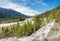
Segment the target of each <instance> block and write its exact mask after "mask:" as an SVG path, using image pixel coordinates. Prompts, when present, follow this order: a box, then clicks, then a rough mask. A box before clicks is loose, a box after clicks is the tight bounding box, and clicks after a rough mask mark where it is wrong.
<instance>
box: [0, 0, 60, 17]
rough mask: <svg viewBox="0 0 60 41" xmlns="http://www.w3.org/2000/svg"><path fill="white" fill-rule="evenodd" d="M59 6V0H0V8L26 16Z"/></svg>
mask: <svg viewBox="0 0 60 41" xmlns="http://www.w3.org/2000/svg"><path fill="white" fill-rule="evenodd" d="M56 6H60V0H1V1H0V7H3V8H8V9H13V10H16V11H18V12H21V13H23V14H25V15H28V16H30V15H31V16H33V15H35V14H40V13H43V12H45V11H48V10H51V9H53V8H54V7H56Z"/></svg>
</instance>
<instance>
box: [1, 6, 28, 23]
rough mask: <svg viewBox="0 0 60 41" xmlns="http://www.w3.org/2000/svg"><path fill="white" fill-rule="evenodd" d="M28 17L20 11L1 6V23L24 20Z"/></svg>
mask: <svg viewBox="0 0 60 41" xmlns="http://www.w3.org/2000/svg"><path fill="white" fill-rule="evenodd" d="M28 17H29V16H26V15H24V14H22V13H20V12H17V11H14V10H11V9H6V8H1V7H0V23H9V22H15V21H16V22H18V21H23V20H25V19H26V18H28Z"/></svg>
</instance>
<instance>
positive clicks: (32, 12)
mask: <svg viewBox="0 0 60 41" xmlns="http://www.w3.org/2000/svg"><path fill="white" fill-rule="evenodd" d="M6 2H8V3H6ZM0 5H1V6H0V7H2V8H7V9H13V10H16V11H18V12H21V13H23V14H25V15H28V16H33V15H35V14H38V13H40V12H37V11H35V10H32V9H30V8H29V7H25V6H21V5H17V4H14V3H12V2H10V1H9V0H7V1H6V0H3V1H0Z"/></svg>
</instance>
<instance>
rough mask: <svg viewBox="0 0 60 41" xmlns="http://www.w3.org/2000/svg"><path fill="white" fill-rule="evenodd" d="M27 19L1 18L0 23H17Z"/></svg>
mask: <svg viewBox="0 0 60 41" xmlns="http://www.w3.org/2000/svg"><path fill="white" fill-rule="evenodd" d="M26 18H27V17H20V18H3V19H0V24H1V23H11V22H18V21H24V20H25V19H26Z"/></svg>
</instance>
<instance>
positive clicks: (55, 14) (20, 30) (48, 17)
mask: <svg viewBox="0 0 60 41" xmlns="http://www.w3.org/2000/svg"><path fill="white" fill-rule="evenodd" d="M33 21H34V24H32V21H27V23H24V24H23V25H21V24H19V23H17V24H15V25H12V26H10V27H9V26H8V27H3V28H2V33H3V36H4V37H17V38H19V37H23V36H29V35H31V34H32V33H34V32H35V31H37V30H38V29H39V28H41V27H42V26H43V25H44V24H46V23H48V22H50V21H56V22H60V6H59V7H56V8H55V9H53V10H50V11H47V12H45V13H42V14H40V15H36V16H35V17H34V19H33ZM4 37H2V38H4ZM0 38H1V37H0Z"/></svg>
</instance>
